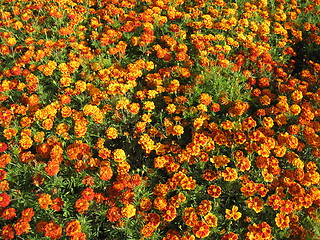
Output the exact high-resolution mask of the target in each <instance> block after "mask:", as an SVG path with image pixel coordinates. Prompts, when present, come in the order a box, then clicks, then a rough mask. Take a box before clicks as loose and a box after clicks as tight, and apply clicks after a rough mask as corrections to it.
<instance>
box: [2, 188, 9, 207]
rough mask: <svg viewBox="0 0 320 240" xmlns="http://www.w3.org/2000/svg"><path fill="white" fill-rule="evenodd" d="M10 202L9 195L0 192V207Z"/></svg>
mask: <svg viewBox="0 0 320 240" xmlns="http://www.w3.org/2000/svg"><path fill="white" fill-rule="evenodd" d="M9 204H10V196H9V195H8V194H7V193H5V192H4V193H0V207H3V208H5V207H7V206H8V205H9Z"/></svg>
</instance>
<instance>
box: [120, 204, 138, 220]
mask: <svg viewBox="0 0 320 240" xmlns="http://www.w3.org/2000/svg"><path fill="white" fill-rule="evenodd" d="M121 215H122V216H123V217H125V218H132V217H133V216H135V215H136V208H135V206H134V205H132V204H126V205H125V206H123V207H122V208H121Z"/></svg>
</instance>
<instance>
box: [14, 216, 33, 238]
mask: <svg viewBox="0 0 320 240" xmlns="http://www.w3.org/2000/svg"><path fill="white" fill-rule="evenodd" d="M30 229H31V227H30V224H29V222H27V221H24V220H23V219H19V220H18V221H17V222H16V223H15V224H14V230H15V231H16V235H17V236H20V235H22V234H24V233H28V232H29V230H30Z"/></svg>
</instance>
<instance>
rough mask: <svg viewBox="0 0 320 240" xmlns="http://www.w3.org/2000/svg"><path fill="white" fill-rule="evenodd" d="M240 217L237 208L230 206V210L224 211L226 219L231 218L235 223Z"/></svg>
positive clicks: (240, 214)
mask: <svg viewBox="0 0 320 240" xmlns="http://www.w3.org/2000/svg"><path fill="white" fill-rule="evenodd" d="M241 216H242V213H241V212H238V207H237V206H232V210H230V209H226V216H225V217H226V219H231V218H233V220H235V221H237V220H238V219H240V218H241Z"/></svg>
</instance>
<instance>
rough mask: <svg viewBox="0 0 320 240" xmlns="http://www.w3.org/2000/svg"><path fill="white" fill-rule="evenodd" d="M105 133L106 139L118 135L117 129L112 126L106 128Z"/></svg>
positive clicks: (114, 137)
mask: <svg viewBox="0 0 320 240" xmlns="http://www.w3.org/2000/svg"><path fill="white" fill-rule="evenodd" d="M106 135H107V137H108V139H116V138H117V137H118V130H117V129H116V128H114V127H109V128H108V129H107V130H106Z"/></svg>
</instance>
